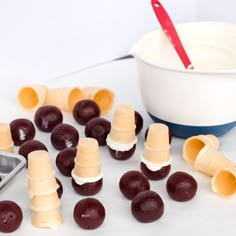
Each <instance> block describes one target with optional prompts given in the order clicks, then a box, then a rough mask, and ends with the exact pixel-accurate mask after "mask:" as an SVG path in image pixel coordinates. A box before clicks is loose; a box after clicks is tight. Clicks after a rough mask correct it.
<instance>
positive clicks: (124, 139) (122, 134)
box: [109, 127, 136, 144]
mask: <svg viewBox="0 0 236 236" xmlns="http://www.w3.org/2000/svg"><path fill="white" fill-rule="evenodd" d="M109 138H110V139H111V140H112V141H113V142H116V143H124V144H129V143H132V142H134V141H135V140H136V135H135V129H134V130H129V131H120V130H117V129H114V128H113V127H111V130H110V133H109Z"/></svg>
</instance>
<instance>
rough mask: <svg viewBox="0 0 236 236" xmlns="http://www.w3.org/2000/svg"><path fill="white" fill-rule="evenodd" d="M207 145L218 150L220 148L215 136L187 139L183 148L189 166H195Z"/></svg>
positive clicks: (199, 136)
mask: <svg viewBox="0 0 236 236" xmlns="http://www.w3.org/2000/svg"><path fill="white" fill-rule="evenodd" d="M206 145H209V146H211V147H213V148H214V149H216V150H217V149H218V147H219V141H218V139H217V138H216V137H215V136H214V135H211V134H209V135H198V136H192V137H190V138H188V139H186V141H185V142H184V146H183V158H184V160H185V161H186V162H187V163H188V164H190V165H194V162H195V159H196V157H197V155H198V154H199V152H200V151H201V150H202V149H203V148H204V147H205V146H206Z"/></svg>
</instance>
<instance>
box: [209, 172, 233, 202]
mask: <svg viewBox="0 0 236 236" xmlns="http://www.w3.org/2000/svg"><path fill="white" fill-rule="evenodd" d="M211 184H212V190H213V191H214V192H215V193H217V194H218V195H219V196H221V197H225V198H229V197H232V196H233V195H234V194H235V192H236V170H235V169H232V168H222V169H218V170H217V171H216V173H215V174H214V176H213V178H212V182H211Z"/></svg>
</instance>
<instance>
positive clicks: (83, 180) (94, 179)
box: [71, 170, 103, 185]
mask: <svg viewBox="0 0 236 236" xmlns="http://www.w3.org/2000/svg"><path fill="white" fill-rule="evenodd" d="M71 176H72V178H73V179H74V181H75V182H76V183H77V184H78V185H83V184H86V183H94V182H97V181H98V180H100V179H102V177H103V173H102V172H101V173H100V174H99V175H98V176H95V177H80V176H77V175H76V174H75V173H74V170H72V172H71Z"/></svg>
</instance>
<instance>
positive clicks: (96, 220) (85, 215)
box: [73, 198, 106, 229]
mask: <svg viewBox="0 0 236 236" xmlns="http://www.w3.org/2000/svg"><path fill="white" fill-rule="evenodd" d="M105 216H106V212H105V208H104V206H103V205H102V203H101V202H100V201H98V200H97V199H95V198H85V199H82V200H80V201H79V202H77V204H76V205H75V207H74V212H73V217H74V220H75V222H76V223H77V224H78V225H79V226H80V227H81V228H83V229H96V228H98V227H99V226H100V225H101V224H102V223H103V222H104V219H105Z"/></svg>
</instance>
